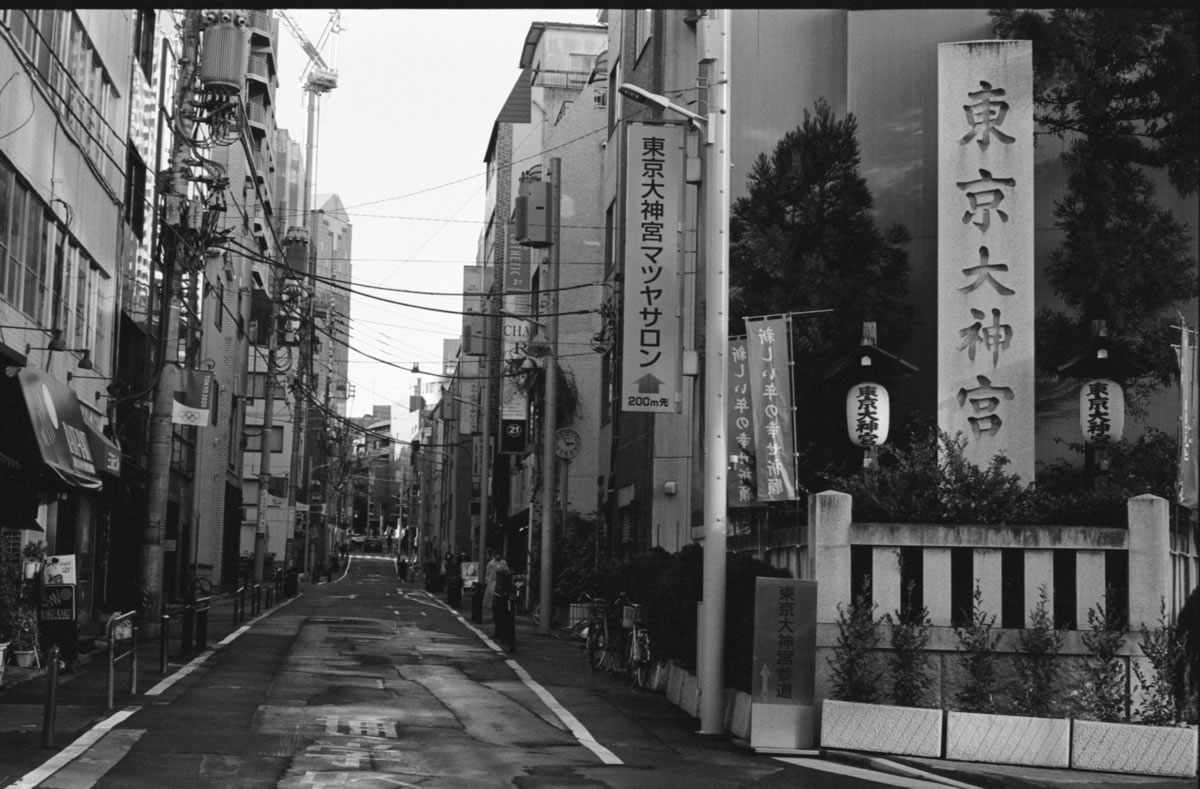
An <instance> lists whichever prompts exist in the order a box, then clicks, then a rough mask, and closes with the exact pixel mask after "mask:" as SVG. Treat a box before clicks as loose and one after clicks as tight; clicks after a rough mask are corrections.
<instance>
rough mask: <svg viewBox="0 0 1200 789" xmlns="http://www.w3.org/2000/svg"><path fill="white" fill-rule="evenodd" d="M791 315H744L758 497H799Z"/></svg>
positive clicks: (790, 498)
mask: <svg viewBox="0 0 1200 789" xmlns="http://www.w3.org/2000/svg"><path fill="white" fill-rule="evenodd" d="M791 324H792V322H791V319H790V318H788V317H787V316H783V317H771V318H746V357H747V366H748V367H749V375H750V408H751V409H752V411H753V422H754V448H755V457H754V463H755V468H756V472H757V484H758V500H759V501H791V500H793V499H795V498H796V432H795V427H796V424H795V415H794V411H793V403H792V365H791V361H792V343H791V335H792V332H791Z"/></svg>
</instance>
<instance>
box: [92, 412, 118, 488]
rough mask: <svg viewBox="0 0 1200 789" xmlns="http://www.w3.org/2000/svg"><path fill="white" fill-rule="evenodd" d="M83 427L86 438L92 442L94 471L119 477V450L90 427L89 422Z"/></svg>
mask: <svg viewBox="0 0 1200 789" xmlns="http://www.w3.org/2000/svg"><path fill="white" fill-rule="evenodd" d="M83 426H84V427H86V428H87V431H88V438H89V439H90V440H91V442H92V458H93V460H95V462H96V470H97V471H99V472H101V473H103V474H111V475H112V476H114V477H119V476H121V448H120V447H118V446H117V445H116V444H115V443H113V442H112V441H110V440H109V439H108V437H107V436H105V435H104V434H103V433H101V432H100V431H99V430H97V429H96V428H94V427H92V425H91V423H90V422H87V421H85V422H84V423H83Z"/></svg>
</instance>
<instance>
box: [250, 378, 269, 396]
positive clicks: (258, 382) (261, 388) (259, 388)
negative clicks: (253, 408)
mask: <svg viewBox="0 0 1200 789" xmlns="http://www.w3.org/2000/svg"><path fill="white" fill-rule="evenodd" d="M246 386H247V387H248V388H249V391H248V392H246V398H247V399H248V400H255V399H257V398H260V397H266V396H267V374H266V373H250V377H249V378H248V379H247V380H246Z"/></svg>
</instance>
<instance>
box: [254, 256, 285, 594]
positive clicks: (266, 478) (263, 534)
mask: <svg viewBox="0 0 1200 789" xmlns="http://www.w3.org/2000/svg"><path fill="white" fill-rule="evenodd" d="M271 279H272V281H273V282H272V284H273V286H274V287H272V290H271V309H270V312H269V314H268V316H267V325H268V326H269V331H268V335H267V375H266V380H265V382H264V383H263V421H262V435H261V436H260V437H259V442H260V443H259V447H258V515H257V517H256V518H255V519H254V583H256V584H260V583H262V580H263V557H264V554H265V551H266V547H267V494H268V492H269V488H270V487H271V433H272V431H273V430H274V423H275V344H276V342H277V340H276V337H277V334H278V331H279V327H278V326H276V325H275V299H276V298H278V294H277V293H275V287H277V286H278V284H279V280H280V278H279V276H278V275H275V276H272V277H271Z"/></svg>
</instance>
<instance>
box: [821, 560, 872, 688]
mask: <svg viewBox="0 0 1200 789" xmlns="http://www.w3.org/2000/svg"><path fill="white" fill-rule="evenodd" d="M869 589H870V586H869V581H868V580H867V579H866V578H864V579H863V584H862V591H860V592H859V594H858V595H856V596H854V597H853V598H852V600H851V601H850V605H848V606H846V607H844V608H843V607H842V604H841V603H838V606H837V611H838V638H837V644H836V645H835V646H834V648H833V655H832V656H831V657H830V658H829V659H828V660H829V667H830V668H831V669H832V670H833V677H832V679H833V690H832V695H833V698H835V699H837V700H839V701H861V702H866V703H873V702H877V701H879V697H880V692H879V684H880V679H881V677H882V673H881V672H880V670H879V668H878V666H877V665H876V659H875V655H874V653H873V652H872V651H871V650H873V649H874V648H875V645H876V644H877V643H878V642H879V632H878V630H877V629H876V622H875V609H876V608H877V607H878V604H876V603H874V602H872V601H871V595H870V591H869Z"/></svg>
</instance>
